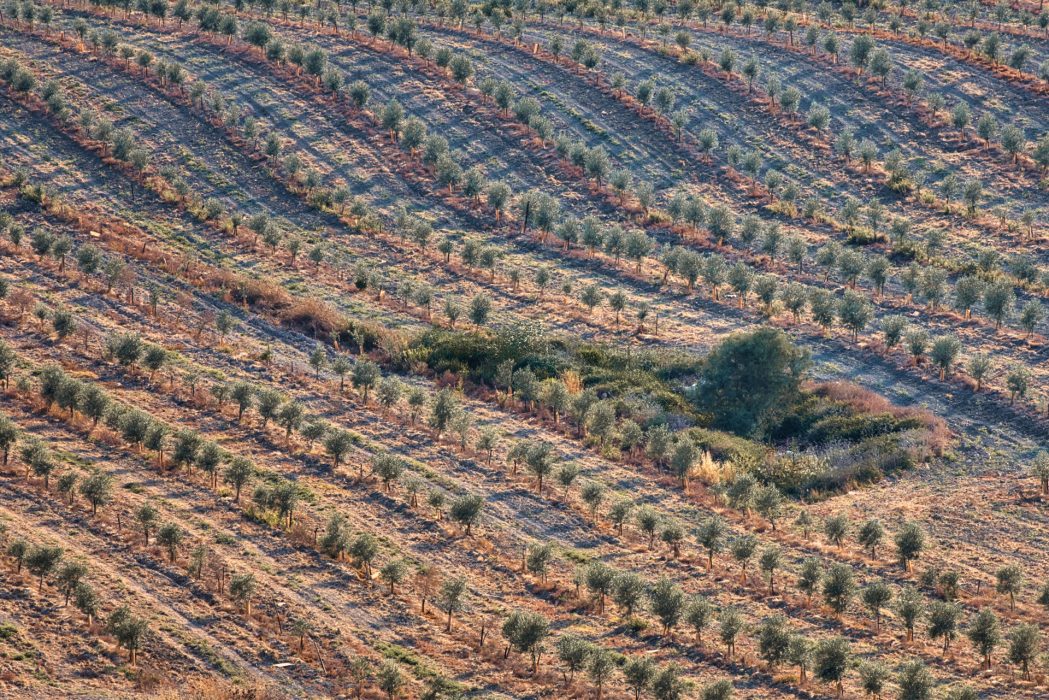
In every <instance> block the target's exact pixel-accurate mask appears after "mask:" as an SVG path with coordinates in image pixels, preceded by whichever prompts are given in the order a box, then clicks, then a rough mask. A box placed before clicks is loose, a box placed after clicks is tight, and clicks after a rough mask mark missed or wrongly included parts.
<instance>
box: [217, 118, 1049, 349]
mask: <svg viewBox="0 0 1049 700" xmlns="http://www.w3.org/2000/svg"><path fill="white" fill-rule="evenodd" d="M421 128H422V129H423V130H425V126H422V127H421ZM423 133H424V131H423ZM438 138H439V137H438ZM436 150H437V151H438V152H439V151H440V148H437V149H436ZM435 157H439V156H435ZM518 208H519V210H520V211H522V212H523V217H522V218H523V219H524V221H523V223H522V226H523V227H526V226H527V225H528V219H529V215H530V213H531V212H532V211H533V210H534V211H535V218H536V219H537V221H538V222H539V223H540V225H541V227H542V230H544V231H545V230H549V229H550V228H552V227H553V222H554V221H555V220H556V218H557V211H556V209H557V206H556V203H553V202H552V200H550V198H549V197H545V196H543V195H541V194H540V193H531V192H529V193H526V195H525V196H524V197H523V198H522V200H521V202H520V203H519V205H518ZM710 219H711V223H710V224H709V225H710V228H711V230H712V232H715V233H716V232H717V231H722V233H720V234H717V235H720V236H724V233H725V232H726V231H727V232H731V231H732V229H733V228H734V226H733V223H732V217H731V215H730V214H727V213H726V212H722V211H720V210H719V208H717V207H715V208H713V209H711V210H710ZM584 223H585V222H584ZM235 226H236V224H235V223H234V227H235ZM592 229H593V226H592V225H590V226H582V227H581V226H579V225H578V224H573V223H572V221H571V220H568V221H566V222H565V223H564V224H563V225H561V226H560V227H558V231H559V233H563V235H564V240H565V242H566V245H571V242H572V239H573V237H574V235H573V232H574V231H576V230H580V231H582V233H583V234H584V236H585V235H586V234H587V231H588V230H592ZM753 230H754V227H753V226H751V225H747V224H746V222H745V224H744V226H743V227H742V231H743V233H744V238H745V237H746V232H747V231H753ZM751 235H752V234H751ZM596 238H597V239H598V240H599V239H600V236H597V237H596ZM635 238H636V239H637V241H636V244H635V240H634V239H635ZM778 238H779V237H778V236H775V235H771V234H770V235H767V236H765V242H767V245H763V247H764V248H766V249H768V250H771V251H772V252H771V253H770V256H771V257H772V258H773V259H774V256H775V250H774V249H773V248H774V247H775V246H776V245H777V240H778ZM594 239H595V236H594V235H593V234H591V235H590V242H591V245H593V243H594ZM769 246H772V248H770V247H769ZM650 248H651V243H649V242H648V241H647V239H646V237H645V236H644V235H643V234H630V235H627V236H625V237H624V236H623V235H622V234H620V235H619V236H615V235H609V236H608V238H607V242H606V251H607V252H609V253H610V254H614V255H615V256H616V257H618V255H620V254H622V251H624V250H625V252H626V253H627V254H628V255H629V256H631V257H635V258H636V259H637V262H638V264H640V258H641V256H642V255H643V254H644V253H645V252H646V251H647V250H648V249H650ZM820 255H821V256H822V257H824V258H826V257H827V256H825V255H823V253H822V251H821V253H820ZM485 257H486V258H493V259H494V257H495V256H493V255H486V256H485ZM843 258H844V260H845V261H848V260H849V256H848V255H845V256H843ZM801 264H803V263H801ZM853 267H856V266H853ZM871 267H872V268H873V267H877V268H878V270H881V272H878V271H877V270H875V271H873V272H872V276H873V277H874V278H875V280H877V279H881V280H882V281H881V282H880V286H882V287H884V283H885V280H884V278H885V274H886V273H885V271H884V270H882V268H883V267H884V266H875V265H872V266H871ZM854 282H855V278H853V283H854ZM907 283H908V279H907V278H906V276H905V279H904V284H905V286H906V285H907ZM765 286H766V287H767V286H768V285H765ZM938 287H942V282H941V283H940V284H938V285H936V284H929V285H926V288H928V289H931V290H932V291H931V292H930V294H929V296H928V298H929V299H930V303H931V304H935V303H936V296H935V295H936V294H937V292H936V289H937V288H938ZM766 294H767V291H766ZM423 296H424V298H425V297H426V295H423ZM431 296H432V295H431ZM998 296H1001V295H998ZM1006 296H1008V295H1006ZM741 299H742V296H741ZM1005 301H1006V303H1003V304H997V305H995V306H994V307H993V309H996V310H993V313H995V314H997V316H996V323H999V324H1000V322H1001V319H1002V316H1003V315H1004V313H1006V312H1007V311H1008V307H1009V304H1008V299H1006V300H1005ZM479 305H483V304H479ZM588 306H589V304H588ZM428 307H429V304H428V303H427V311H428V310H429V309H428ZM591 308H592V307H591ZM1038 311H1039V307H1038V305H1037V304H1033V303H1032V304H1028V307H1025V311H1024V314H1023V315H1022V320H1024V326H1025V328H1027V329H1028V331H1030V330H1031V328H1032V327H1033V325H1034V323H1036V322H1037V319H1038ZM478 315H479V316H480V317H481V318H482V320H484V317H485V316H486V315H485V314H478Z"/></svg>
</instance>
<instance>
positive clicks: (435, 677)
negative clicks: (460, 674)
mask: <svg viewBox="0 0 1049 700" xmlns="http://www.w3.org/2000/svg"><path fill="white" fill-rule="evenodd" d="M375 649H376V651H378V652H379V653H380V654H382V655H383V657H384V658H386V659H389V660H390V661H396V662H397V663H400V664H403V665H405V666H407V667H408V668H409V669H410V670H411V673H412V675H413V676H415V677H416V678H417V679H419V680H421V681H435V682H437V683H439V684H441V686H442V687H443V688H444V689H445V690H446V691H448V692H450V693H451V694H452V695H453V696H454V695H455V694H456V693H460V694H461V693H465V692H466V691H467V690H468V688H467V687H466V686H465V685H463V684H462V683H458V682H456V681H450V680H448V679H447V678H445V677H444V676H442V675H441V674H440V673H438V672H437V671H435V670H434V669H433V668H431V667H430V665H429V664H427V663H426V662H425V661H424V660H423V659H421V658H420V657H419V656H417V655H416V654H415V652H413V651H412V650H410V649H407V648H406V647H402V646H401V645H400V644H393V643H388V642H379V643H378V644H376V646H375Z"/></svg>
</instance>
